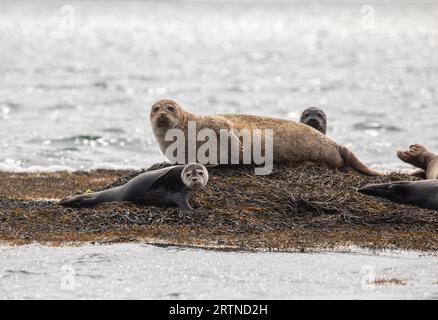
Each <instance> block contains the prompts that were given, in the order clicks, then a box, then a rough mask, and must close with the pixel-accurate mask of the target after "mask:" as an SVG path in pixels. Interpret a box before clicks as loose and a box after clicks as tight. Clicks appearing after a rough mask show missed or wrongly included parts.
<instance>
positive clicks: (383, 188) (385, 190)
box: [357, 183, 392, 198]
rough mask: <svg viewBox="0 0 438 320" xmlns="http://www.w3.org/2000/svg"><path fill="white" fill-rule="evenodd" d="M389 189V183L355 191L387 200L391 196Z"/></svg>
mask: <svg viewBox="0 0 438 320" xmlns="http://www.w3.org/2000/svg"><path fill="white" fill-rule="evenodd" d="M390 187H391V184H390V183H384V184H369V185H367V186H365V187H363V188H359V189H357V191H358V192H360V193H363V194H366V195H368V196H375V197H383V198H388V197H389V196H390V195H391V194H392V192H391V188H390Z"/></svg>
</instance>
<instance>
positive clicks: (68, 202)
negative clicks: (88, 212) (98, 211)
mask: <svg viewBox="0 0 438 320" xmlns="http://www.w3.org/2000/svg"><path fill="white" fill-rule="evenodd" d="M58 204H59V205H60V206H64V207H70V208H81V207H92V206H95V205H97V204H98V202H97V201H96V197H94V196H93V195H91V194H81V195H78V196H72V197H67V198H64V199H62V200H60V201H59V202H58Z"/></svg>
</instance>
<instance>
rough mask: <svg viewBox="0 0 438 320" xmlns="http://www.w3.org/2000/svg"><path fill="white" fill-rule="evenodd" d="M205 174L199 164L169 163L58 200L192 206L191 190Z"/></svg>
mask: <svg viewBox="0 0 438 320" xmlns="http://www.w3.org/2000/svg"><path fill="white" fill-rule="evenodd" d="M208 178H209V176H208V171H207V169H206V168H205V167H204V166H203V165H201V164H197V163H191V164H187V165H185V166H184V165H179V166H171V167H167V168H163V169H159V170H154V171H147V172H145V173H143V174H141V175H138V176H136V177H135V178H133V179H131V180H130V181H128V182H127V183H126V184H124V185H121V186H118V187H115V188H111V189H108V190H104V191H100V192H94V193H86V194H82V195H78V196H73V197H68V198H65V199H62V200H61V201H59V204H60V205H62V206H66V207H76V208H80V207H90V206H95V205H97V204H99V203H104V202H119V201H129V202H133V203H135V204H139V205H147V206H152V205H155V206H159V207H175V206H178V207H180V208H182V209H192V207H191V206H190V204H189V200H190V198H191V197H192V194H193V192H194V191H196V190H200V189H202V188H203V187H205V186H206V184H207V182H208Z"/></svg>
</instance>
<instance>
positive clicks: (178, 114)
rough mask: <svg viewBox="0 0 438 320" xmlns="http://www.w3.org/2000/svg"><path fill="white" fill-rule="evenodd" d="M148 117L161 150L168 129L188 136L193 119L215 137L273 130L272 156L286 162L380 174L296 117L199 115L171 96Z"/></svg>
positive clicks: (276, 160)
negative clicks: (222, 132) (223, 133)
mask: <svg viewBox="0 0 438 320" xmlns="http://www.w3.org/2000/svg"><path fill="white" fill-rule="evenodd" d="M150 121H151V126H152V129H153V132H154V134H155V137H156V139H157V141H158V144H159V145H160V149H161V151H162V152H163V153H164V154H166V149H167V148H168V147H169V145H170V144H171V143H172V142H170V141H166V139H165V136H166V132H168V131H169V130H171V129H180V130H181V131H182V132H184V134H185V136H186V137H187V136H188V134H187V133H188V122H189V121H194V122H196V124H197V128H198V130H199V129H202V128H209V129H211V130H213V131H214V132H215V133H216V134H217V136H218V137H219V135H220V130H221V129H232V130H234V132H236V131H240V130H242V129H246V130H248V131H249V132H251V134H252V135H254V131H255V130H265V131H266V130H272V131H273V146H272V147H273V149H272V153H273V160H274V162H276V163H280V164H284V165H286V166H290V167H294V166H296V165H297V164H300V163H303V162H315V163H323V164H326V165H327V166H329V167H332V168H340V169H342V168H352V169H353V170H355V171H357V172H360V173H363V174H366V175H372V176H378V175H381V174H380V173H379V172H377V171H374V170H372V169H371V168H369V167H368V166H367V165H365V164H364V163H362V162H361V161H360V160H359V159H358V158H357V157H356V156H355V155H354V154H353V153H352V152H351V151H350V150H348V149H347V148H346V147H344V146H341V145H338V144H337V143H336V142H334V141H333V140H331V139H330V138H328V137H327V136H325V135H323V134H322V133H321V132H319V131H317V130H315V129H314V128H312V127H310V126H308V125H305V124H302V123H299V122H295V121H289V120H283V119H276V118H271V117H261V116H253V115H244V114H220V115H209V116H199V115H196V114H193V113H190V112H186V111H184V110H183V108H182V107H181V106H179V105H178V104H177V103H176V102H175V101H172V100H160V101H157V102H156V103H154V104H153V105H152V107H151V112H150ZM235 138H236V139H237V140H238V141H239V143H242V140H243V138H242V137H238V136H235ZM252 138H253V139H251V143H253V142H254V136H253V137H252ZM186 139H187V138H186ZM252 147H253V149H255V148H256V147H260V146H255V145H254V144H253V145H252ZM243 151H246V150H243ZM261 152H262V153H264V154H266V148H265V146H263V145H262V146H261ZM252 160H253V159H252ZM218 163H219V162H218ZM255 164H257V163H255Z"/></svg>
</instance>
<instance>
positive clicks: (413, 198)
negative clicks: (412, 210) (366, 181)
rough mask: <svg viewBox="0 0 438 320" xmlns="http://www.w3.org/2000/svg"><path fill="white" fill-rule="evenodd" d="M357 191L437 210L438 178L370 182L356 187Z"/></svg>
mask: <svg viewBox="0 0 438 320" xmlns="http://www.w3.org/2000/svg"><path fill="white" fill-rule="evenodd" d="M358 191H359V192H360V193H363V194H367V195H370V196H377V197H382V198H386V199H389V200H391V201H393V202H397V203H401V204H411V205H415V206H418V207H421V208H426V209H434V210H438V180H436V179H435V180H422V181H397V182H392V183H381V184H370V185H367V186H365V187H363V188H360V189H358Z"/></svg>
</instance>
